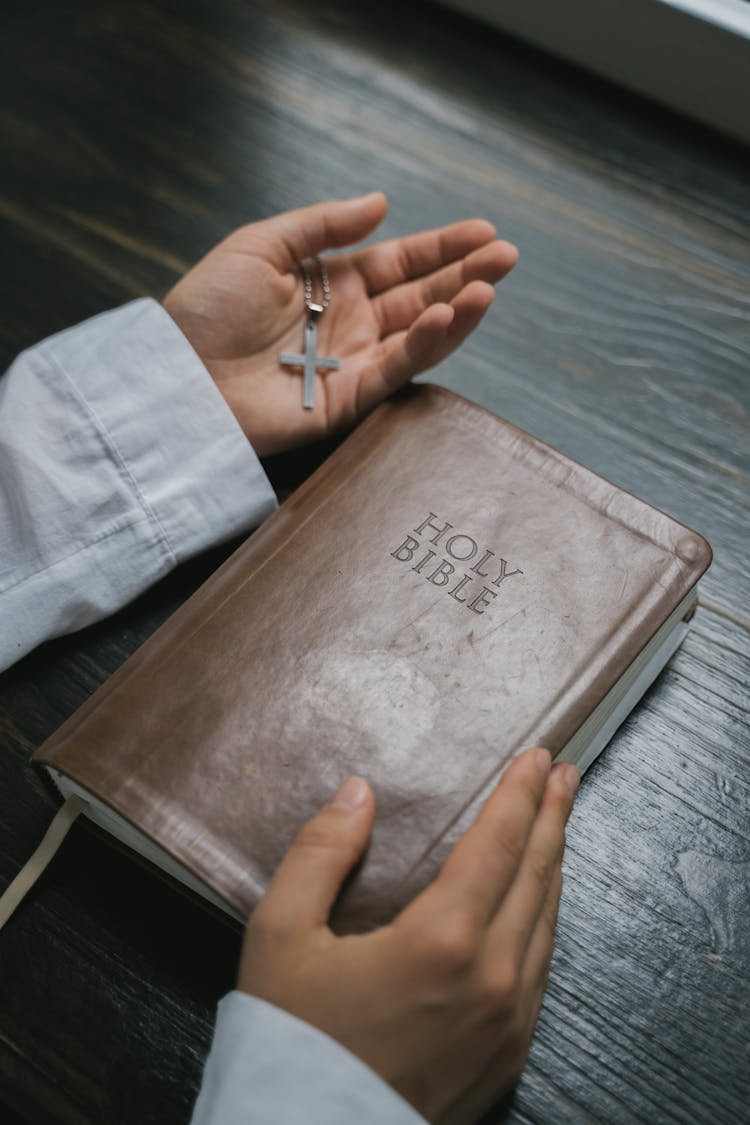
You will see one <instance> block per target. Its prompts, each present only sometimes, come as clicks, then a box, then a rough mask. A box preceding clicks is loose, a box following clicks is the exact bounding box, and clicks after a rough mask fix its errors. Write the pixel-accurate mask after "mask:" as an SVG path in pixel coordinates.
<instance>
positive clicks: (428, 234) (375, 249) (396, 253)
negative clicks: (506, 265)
mask: <svg viewBox="0 0 750 1125" xmlns="http://www.w3.org/2000/svg"><path fill="white" fill-rule="evenodd" d="M494 237H495V228H494V227H493V225H492V223H488V222H487V221H486V219H465V220H463V221H462V222H460V223H451V224H450V225H449V226H445V227H438V228H435V229H434V230H425V231H420V233H419V234H410V235H406V237H404V238H392V239H389V240H388V241H387V242H379V243H378V244H377V245H376V246H368V247H366V248H365V249H363V250H359V251H358V252H357V254H356V255H355V256H354V264H355V266H356V267H357V269H358V270H359V272H360V274H361V275H362V277H363V278H364V282H365V285H366V286H367V292H368V293H369V294H370V295H373V294H375V293H382V292H383V291H384V290H386V289H390V288H391V287H392V286H394V285H400V284H402V283H403V282H404V281H410V280H411V279H412V278H415V277H422V275H423V274H427V273H432V272H433V271H434V270H437V269H440V268H441V267H442V266H445V265H447V264H448V263H449V262H455V261H457V260H458V259H460V258H465V257H466V255H467V254H470V253H471V251H472V250H476V249H477V248H478V247H479V246H484V245H485V243H487V242H492V240H493V239H494Z"/></svg>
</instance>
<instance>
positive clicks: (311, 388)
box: [279, 303, 339, 410]
mask: <svg viewBox="0 0 750 1125" xmlns="http://www.w3.org/2000/svg"><path fill="white" fill-rule="evenodd" d="M309 311H310V319H309V320H308V322H307V324H306V325H305V350H304V353H303V354H302V355H295V354H294V353H292V352H282V353H281V355H280V356H279V362H280V363H281V364H283V366H285V367H302V368H303V369H304V372H305V379H304V384H303V386H304V390H303V395H302V405H303V407H304V408H305V410H312V408H313V407H314V406H315V372H316V371H319V370H320V369H324V370H327V371H337V370H338V368H339V361H338V360H337V359H327V358H326V357H325V356H322V355H317V354H316V352H317V350H318V317H319V316H320V314H321V313H322V312H323V306H322V305H314V304H312V303H311V304H310V306H309Z"/></svg>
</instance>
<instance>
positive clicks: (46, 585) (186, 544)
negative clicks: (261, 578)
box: [0, 299, 276, 669]
mask: <svg viewBox="0 0 750 1125" xmlns="http://www.w3.org/2000/svg"><path fill="white" fill-rule="evenodd" d="M275 506H276V497H275V496H274V493H273V490H272V488H271V485H270V483H269V481H268V478H267V477H266V474H265V473H264V471H263V469H262V468H261V465H260V462H259V461H258V458H257V457H256V455H255V453H254V452H253V449H252V447H251V445H250V443H249V442H248V440H247V438H246V437H245V435H244V434H243V432H242V430H241V429H240V426H239V424H238V423H237V421H236V420H235V418H234V415H233V414H232V412H231V410H230V409H229V407H228V406H227V404H226V402H225V401H224V399H223V397H222V395H221V392H220V391H219V390H218V388H217V387H216V384H215V383H214V381H213V379H212V378H211V377H210V375H209V374H208V372H207V371H206V369H205V367H204V366H203V364H202V362H201V360H200V359H199V358H198V356H197V355H196V353H195V352H194V351H193V349H192V348H191V346H190V344H189V343H188V341H187V339H186V338H185V337H184V336H183V334H182V333H181V332H180V330H179V328H178V327H177V325H176V324H175V323H174V321H173V320H172V318H171V317H170V316H169V314H168V313H167V312H166V311H165V309H163V308H162V306H161V305H159V304H157V302H156V301H153V300H151V299H144V300H140V301H134V302H132V303H131V304H128V305H124V306H123V307H122V308H119V309H114V310H113V311H111V312H106V313H102V314H101V315H100V316H95V317H94V318H93V319H91V320H87V321H85V322H84V323H83V324H80V325H78V326H76V327H75V328H69V329H67V330H66V331H64V332H60V333H59V334H58V335H56V336H51V337H50V338H49V339H47V340H44V341H43V342H42V343H40V344H37V345H36V346H35V347H33V348H30V349H29V350H28V351H25V352H22V353H21V355H20V356H19V357H18V358H17V359H16V361H15V362H14V363H13V365H12V367H11V368H10V370H9V371H7V372H6V373H5V375H4V376H3V378H2V379H0V669H2V668H4V667H7V666H8V665H10V664H12V663H14V662H15V661H16V660H18V659H19V658H20V657H21V656H23V655H24V654H25V653H26V652H28V651H29V650H30V649H32V648H34V647H35V646H36V645H38V644H39V643H40V642H41V641H43V640H47V639H49V638H51V637H56V636H59V635H61V634H62V633H69V632H72V631H73V630H74V629H80V628H82V627H83V626H84V625H89V624H90V623H91V622H93V621H97V620H98V619H100V618H102V617H106V616H107V615H108V614H111V613H114V611H115V610H117V609H119V608H120V607H121V606H123V605H125V604H126V603H127V602H129V601H131V600H132V599H133V598H135V597H136V595H138V594H139V593H141V592H142V591H143V590H145V589H146V588H147V587H148V586H150V585H152V584H153V583H154V582H155V581H156V580H157V579H158V578H160V577H161V576H162V575H164V574H166V573H167V572H168V571H169V570H171V569H172V568H173V567H174V566H176V565H177V563H179V562H182V561H183V560H184V559H187V558H189V557H190V556H191V555H193V554H196V553H197V552H198V551H200V550H202V549H203V548H206V547H209V546H211V545H212V544H215V543H218V542H220V541H221V540H223V539H227V538H229V537H231V536H233V535H237V534H239V533H240V532H242V531H246V530H248V529H250V528H252V527H255V526H257V525H258V524H259V523H260V522H261V521H262V520H263V519H264V518H265V517H266V516H267V515H269V514H270V512H271V511H273V509H274V508H275Z"/></svg>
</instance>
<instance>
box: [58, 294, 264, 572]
mask: <svg viewBox="0 0 750 1125" xmlns="http://www.w3.org/2000/svg"><path fill="white" fill-rule="evenodd" d="M85 327H86V331H85V332H82V331H81V330H80V327H76V328H72V329H67V330H66V331H64V332H60V333H58V334H57V335H55V336H52V337H50V338H49V339H48V340H45V341H44V343H43V344H42V345H40V350H41V351H42V354H43V355H44V357H45V358H46V359H47V360H49V361H50V362H52V363H54V364H55V365H56V366H57V367H58V369H60V370H61V371H62V372H63V373H64V375H65V376H66V378H67V379H68V380H69V381H70V382H71V383H72V384H73V386H74V388H75V390H76V392H77V394H78V395H79V397H80V399H81V401H82V405H84V407H85V409H86V410H87V411H88V412H89V414H90V415H91V416H92V419H93V421H94V423H95V425H96V426H97V428H98V429H99V431H100V432H101V433H102V434H103V435H104V437H105V440H106V441H107V442H108V444H109V446H110V449H111V451H112V454H113V456H114V457H115V459H116V460H117V461H118V462H119V465H120V470H121V472H122V473H124V474H125V475H126V476H127V477H128V478H129V479H130V482H131V486H132V488H133V489H134V491H135V493H136V494H137V496H138V499H139V501H140V504H141V505H142V507H143V509H144V511H145V513H146V515H147V516H148V517H149V519H150V521H151V522H152V524H153V526H154V528H155V530H156V532H157V534H158V535H159V537H160V538H161V539H162V541H163V545H164V547H165V548H166V550H167V551H168V553H169V554H170V555H171V556H172V557H173V558H174V561H175V562H182V561H183V560H184V559H187V558H189V557H190V556H191V555H194V554H196V553H197V552H198V551H200V550H203V549H204V548H206V547H208V546H211V545H212V544H215V543H217V542H220V541H222V540H224V539H229V538H231V537H232V536H234V535H237V534H239V533H241V532H243V531H246V530H247V529H248V528H250V527H256V526H257V525H258V524H260V523H261V522H262V521H263V520H264V519H265V518H266V517H267V516H268V515H270V513H271V512H272V511H273V510H274V508H275V507H276V497H275V495H274V492H273V489H272V488H271V484H270V482H269V480H268V477H267V476H266V474H265V472H264V471H263V469H262V467H261V464H260V461H259V460H258V458H257V456H256V454H255V452H254V450H253V448H252V446H251V445H250V443H249V441H248V440H247V438H246V437H245V435H244V433H243V432H242V430H241V428H240V426H239V423H238V422H237V420H236V419H235V417H234V415H233V413H232V411H231V410H230V409H229V407H228V406H227V404H226V402H225V401H224V398H223V396H222V394H221V392H220V391H219V389H218V387H217V386H216V384H215V383H214V381H213V379H212V378H211V376H210V375H209V373H208V372H207V371H206V368H205V367H204V365H203V363H202V362H201V360H200V359H199V357H198V355H197V354H196V352H195V351H194V350H193V348H192V347H191V345H190V344H189V342H188V340H187V339H186V337H185V336H184V335H183V334H182V332H181V331H180V329H179V328H178V327H177V325H176V324H175V322H174V321H173V320H172V318H171V317H170V315H169V313H167V311H166V310H165V309H164V308H163V307H162V306H161V305H160V304H158V302H156V301H154V300H153V299H151V298H150V297H148V298H143V299H141V300H137V301H132V302H131V303H130V304H127V305H124V306H122V307H121V308H119V309H114V310H112V311H109V312H105V313H101V314H100V315H99V316H96V317H93V318H92V319H91V320H89V321H87V322H86V326H85ZM113 386H116V393H113Z"/></svg>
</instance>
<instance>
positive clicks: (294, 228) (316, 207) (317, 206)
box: [253, 191, 388, 270]
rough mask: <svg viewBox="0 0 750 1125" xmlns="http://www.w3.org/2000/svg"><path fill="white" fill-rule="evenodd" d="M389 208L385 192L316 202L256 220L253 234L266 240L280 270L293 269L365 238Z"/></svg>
mask: <svg viewBox="0 0 750 1125" xmlns="http://www.w3.org/2000/svg"><path fill="white" fill-rule="evenodd" d="M387 210H388V201H387V199H386V197H385V195H384V194H383V192H382V191H376V192H372V194H370V195H363V196H360V197H359V198H358V199H336V200H330V201H328V202H326V203H313V204H312V205H311V206H310V207H300V208H299V209H297V210H296V211H285V212H284V213H283V214H281V215H276V216H274V218H272V219H266V220H264V221H263V222H260V223H255V224H254V226H253V236H254V237H255V238H257V239H262V240H263V241H266V242H267V246H268V250H269V252H270V255H271V260H272V261H274V264H275V265H276V266H277V267H278V268H279V269H280V270H290V269H294V268H295V266H296V265H297V263H298V262H301V261H302V260H303V259H305V258H310V257H312V256H313V255H314V254H321V253H322V252H323V251H324V250H331V249H334V248H336V247H338V246H348V245H349V244H350V243H352V242H359V241H360V239H362V238H366V237H367V235H368V234H370V233H371V232H372V231H373V230H374V229H375V227H377V226H378V225H379V224H380V223H381V222H382V221H383V219H384V218H385V213H386V211H387Z"/></svg>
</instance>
